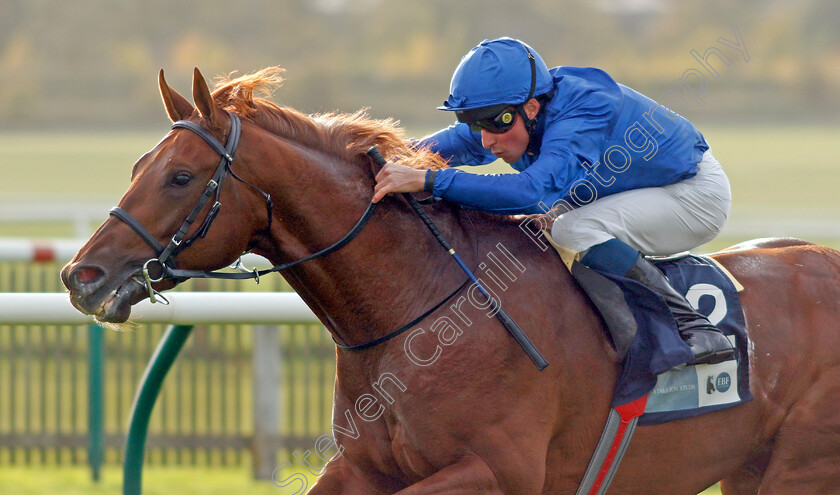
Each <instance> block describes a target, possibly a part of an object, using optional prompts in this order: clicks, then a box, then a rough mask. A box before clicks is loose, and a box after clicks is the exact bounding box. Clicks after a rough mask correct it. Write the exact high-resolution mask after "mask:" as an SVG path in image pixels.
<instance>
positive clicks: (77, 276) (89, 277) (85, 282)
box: [70, 265, 105, 287]
mask: <svg viewBox="0 0 840 495" xmlns="http://www.w3.org/2000/svg"><path fill="white" fill-rule="evenodd" d="M104 277H105V271H104V270H102V269H101V268H99V267H96V266H90V265H87V266H79V267H76V269H75V270H73V271H72V272H71V273H70V280H71V281H72V283H73V285H75V286H76V287H82V286H90V285H92V284H95V283H97V282H99V281H101V280H102V279H103V278H104Z"/></svg>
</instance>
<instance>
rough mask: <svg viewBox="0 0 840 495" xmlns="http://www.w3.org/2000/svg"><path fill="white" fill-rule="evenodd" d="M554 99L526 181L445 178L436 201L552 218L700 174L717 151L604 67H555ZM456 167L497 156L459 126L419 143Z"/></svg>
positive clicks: (530, 155) (524, 169) (447, 174)
mask: <svg viewBox="0 0 840 495" xmlns="http://www.w3.org/2000/svg"><path fill="white" fill-rule="evenodd" d="M550 72H551V75H552V77H553V79H554V96H553V97H552V99H551V100H549V101H548V102H547V103H546V105H545V109H544V111H543V112H542V113H541V114H540V116H539V118H538V122H537V126H536V128H535V130H534V133H533V135H532V136H531V142H530V145H529V147H528V151H527V152H526V153H524V154H523V155H522V158H520V159H519V161H517V162H516V163H513V164H511V165H512V167H513V168H514V169H516V170H518V171H519V172H520V173H518V174H517V173H510V174H472V173H467V172H464V171H462V170H458V169H454V168H452V169H445V170H441V171H439V172H438V173H437V177H436V178H435V183H434V195H435V196H438V197H441V198H444V199H446V200H447V201H451V202H453V203H458V204H460V205H463V206H465V207H468V208H473V209H477V210H484V211H489V212H493V213H504V214H516V213H543V212H544V211H546V210H547V209H548V208H550V207H552V205H554V204H555V203H556V202H558V201H561V200H562V201H566V202H568V203H569V204H570V205H572V206H580V205H583V204H588V203H590V202H592V201H595V200H596V199H598V198H601V197H604V196H607V195H610V194H615V193H618V192H621V191H627V190H630V189H638V188H643V187H656V186H664V185H668V184H673V183H676V182H680V181H682V180H685V179H687V178H689V177H693V176H694V175H695V174H696V173H697V163H698V162H700V160H701V159H702V156H703V153H704V152H705V151H706V150H707V149H709V146H708V145H707V144H706V141H705V139H703V135H702V134H700V132H699V131H698V130H697V129H695V128H694V126H693V125H691V123H690V122H689V121H688V120H686V119H685V118H683V117H681V116H679V115H677V114H675V113H673V112H671V111H670V110H668V109H666V108H665V107H663V106H661V105H659V104H658V103H656V102H655V101H653V100H651V99H650V98H648V97H646V96H645V95H643V94H641V93H639V92H637V91H634V90H633V89H630V88H628V87H627V86H624V85H621V84H618V83H616V82H615V81H614V80H613V79H612V78H611V77H610V76H609V75H608V74H607V73H606V72H604V71H602V70H600V69H595V68H583V67H556V68H554V69H551V71H550ZM420 143H421V144H423V145H426V146H429V147H430V148H431V149H432V150H433V151H435V152H437V153H439V154H440V155H441V156H442V157H443V158H445V159H447V160H449V163H450V165H453V166H457V165H485V164H488V163H491V162H493V161H494V160H495V159H496V157H495V156H494V155H493V154H492V153H491V152H490V150H488V149H485V148H483V147H482V146H481V134H480V133H477V132H472V131H470V129H469V126H467V125H466V124H461V123H459V124H455V125H452V126H450V127H448V128H446V129H443V130H440V131H438V132H436V133H435V134H432V135H430V136H427V137H425V138H423V139H422V140H421V141H420Z"/></svg>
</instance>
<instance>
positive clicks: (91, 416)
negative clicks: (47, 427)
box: [88, 324, 105, 482]
mask: <svg viewBox="0 0 840 495" xmlns="http://www.w3.org/2000/svg"><path fill="white" fill-rule="evenodd" d="M104 363H105V334H104V331H103V329H102V327H100V326H99V325H95V324H90V325H88V464H90V470H91V478H92V479H93V481H95V482H98V481H99V479H100V473H101V469H102V463H103V461H104V460H105V414H104V407H105V396H104V389H105V387H104V376H105V375H104V366H105V365H104Z"/></svg>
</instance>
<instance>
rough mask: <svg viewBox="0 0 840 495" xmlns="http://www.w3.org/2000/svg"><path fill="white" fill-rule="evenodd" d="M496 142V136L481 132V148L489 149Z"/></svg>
mask: <svg viewBox="0 0 840 495" xmlns="http://www.w3.org/2000/svg"><path fill="white" fill-rule="evenodd" d="M495 142H496V136H495V134H493V133H492V132H489V131H485V130H484V129H482V130H481V146H483V147H485V148H488V149H489V148H490V147H491V146H493V144H494V143H495Z"/></svg>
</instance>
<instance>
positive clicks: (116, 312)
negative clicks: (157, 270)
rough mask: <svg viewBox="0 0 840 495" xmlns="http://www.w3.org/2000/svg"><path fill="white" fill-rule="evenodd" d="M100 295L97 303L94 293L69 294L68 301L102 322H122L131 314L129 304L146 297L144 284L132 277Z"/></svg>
mask: <svg viewBox="0 0 840 495" xmlns="http://www.w3.org/2000/svg"><path fill="white" fill-rule="evenodd" d="M99 297H101V300H100V301H99V302H98V303H97V299H98V297H97V296H96V294H88V295H80V294H73V293H72V292H71V294H70V302H71V303H72V304H73V306H74V307H75V308H76V309H78V310H79V311H81V312H82V313H85V314H88V315H93V316H94V317H95V318H96V320H97V321H99V322H104V323H124V322H125V321H127V320H128V318H129V317H130V316H131V306H133V305H134V304H137V303H138V302H140V301H142V300H143V299H144V298H146V297H148V292H147V290H146V288H145V286H144V285H143V284H142V283H140V282H139V281H137V280H136V279H135V278H134V277H129V278H127V279H126V280H125V281H124V282H123V283H122V285H120V286H119V287H117V288H116V289H114V290H112V291H111V292H110V293H107V294H105V295H104V297H103V296H101V295H100V296H99Z"/></svg>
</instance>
